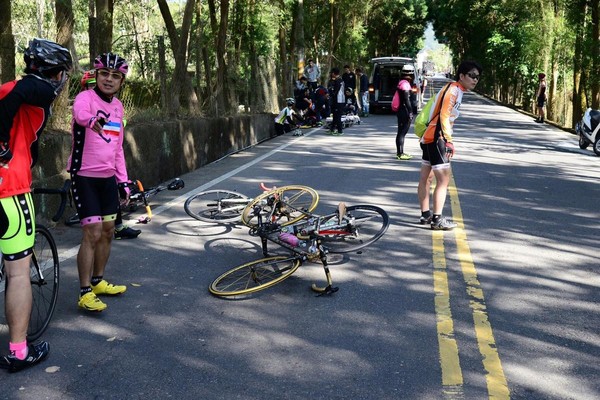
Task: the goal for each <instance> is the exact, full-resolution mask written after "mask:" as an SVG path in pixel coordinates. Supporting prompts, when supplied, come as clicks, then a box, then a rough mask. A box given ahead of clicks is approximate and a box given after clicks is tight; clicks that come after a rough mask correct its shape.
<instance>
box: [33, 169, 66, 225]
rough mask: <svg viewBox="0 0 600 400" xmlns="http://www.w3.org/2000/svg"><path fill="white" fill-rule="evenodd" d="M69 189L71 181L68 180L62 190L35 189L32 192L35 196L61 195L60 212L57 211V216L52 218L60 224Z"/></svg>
mask: <svg viewBox="0 0 600 400" xmlns="http://www.w3.org/2000/svg"><path fill="white" fill-rule="evenodd" d="M69 189H71V180H70V179H67V180H65V183H64V185H63V187H62V188H61V189H55V188H33V189H32V191H31V192H32V193H33V194H60V205H59V207H58V211H56V214H54V216H53V217H52V221H54V222H58V220H59V219H60V217H62V215H63V213H64V212H65V207H66V206H67V198H68V194H69Z"/></svg>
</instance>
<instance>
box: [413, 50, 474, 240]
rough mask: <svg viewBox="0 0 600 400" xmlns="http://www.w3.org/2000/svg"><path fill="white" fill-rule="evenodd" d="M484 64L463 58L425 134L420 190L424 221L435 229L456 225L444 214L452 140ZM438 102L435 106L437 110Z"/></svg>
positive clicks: (418, 192) (451, 155) (452, 146)
mask: <svg viewBox="0 0 600 400" xmlns="http://www.w3.org/2000/svg"><path fill="white" fill-rule="evenodd" d="M481 71H482V68H481V66H480V65H479V64H478V63H476V62H474V61H463V62H462V63H461V64H460V65H459V66H458V70H457V73H456V82H453V83H451V84H449V85H450V87H449V88H448V90H447V91H445V94H444V95H443V98H441V99H440V96H442V95H441V93H442V91H440V92H439V93H438V94H437V96H436V100H435V101H436V103H437V102H438V101H441V102H442V103H441V107H440V112H439V114H438V115H435V116H434V117H433V118H432V120H431V121H430V123H429V125H428V127H427V130H426V131H425V134H424V135H423V137H422V138H421V143H420V144H421V149H422V150H423V162H422V164H421V175H420V179H419V187H418V189H417V194H418V196H419V204H420V207H421V218H420V223H421V224H423V225H424V224H430V225H431V229H435V230H451V229H454V228H455V227H456V224H455V223H454V222H450V221H448V220H447V219H446V218H444V217H442V211H443V209H444V203H445V202H446V193H447V191H448V184H449V183H450V176H451V174H452V172H451V167H450V160H451V159H452V157H453V156H454V144H453V141H452V133H453V132H452V127H453V125H454V121H455V120H456V118H458V116H459V108H460V105H461V102H462V96H463V93H464V92H466V91H468V90H473V89H474V88H475V86H476V85H477V83H479V77H480V75H481ZM436 105H437V104H434V106H433V107H432V110H435V109H436V108H437V107H436ZM434 176H435V179H436V185H435V189H434V191H433V210H431V209H430V205H429V192H430V188H431V182H432V179H433V177H434Z"/></svg>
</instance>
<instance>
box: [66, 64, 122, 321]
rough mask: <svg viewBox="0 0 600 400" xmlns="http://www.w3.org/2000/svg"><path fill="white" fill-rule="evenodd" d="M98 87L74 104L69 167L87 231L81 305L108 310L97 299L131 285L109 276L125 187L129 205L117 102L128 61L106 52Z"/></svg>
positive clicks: (81, 267) (98, 68)
mask: <svg viewBox="0 0 600 400" xmlns="http://www.w3.org/2000/svg"><path fill="white" fill-rule="evenodd" d="M94 69H95V70H96V87H95V88H94V89H92V90H84V91H82V92H80V93H79V94H78V95H77V97H76V98H75V102H74V103H73V148H72V150H71V156H70V157H69V160H68V163H67V170H68V171H69V172H70V173H71V180H72V182H73V186H72V190H73V197H74V199H75V207H76V209H77V213H78V214H79V220H80V223H81V227H82V239H81V245H80V247H79V252H78V254H77V269H78V272H79V284H80V292H79V301H78V303H77V304H78V306H79V307H80V308H82V309H84V310H87V311H102V310H104V309H105V308H106V307H107V306H106V304H105V303H104V302H103V301H102V300H100V299H99V298H98V297H97V295H118V294H121V293H124V292H125V291H126V290H127V286H125V285H113V284H112V283H108V282H107V281H106V280H105V279H104V272H105V268H106V264H107V262H108V258H109V256H110V248H111V243H112V238H113V232H114V229H115V219H116V216H117V212H118V209H119V187H118V184H119V183H120V184H122V185H123V186H124V187H125V190H123V197H124V203H127V201H128V199H129V188H127V186H126V184H127V182H128V181H129V179H128V177H127V169H126V166H125V156H124V154H123V136H124V130H123V124H124V123H123V104H121V102H120V101H119V99H117V98H116V97H115V95H116V94H117V92H119V90H120V89H121V86H122V85H123V82H124V81H125V75H126V74H127V72H128V70H129V66H128V64H127V61H126V60H125V59H123V58H122V57H120V56H118V55H117V54H113V53H105V54H102V55H100V56H98V57H97V58H96V59H95V60H94Z"/></svg>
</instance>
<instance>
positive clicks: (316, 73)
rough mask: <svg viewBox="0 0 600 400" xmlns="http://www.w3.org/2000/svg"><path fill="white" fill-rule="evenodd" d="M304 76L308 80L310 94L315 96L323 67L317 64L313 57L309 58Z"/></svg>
mask: <svg viewBox="0 0 600 400" xmlns="http://www.w3.org/2000/svg"><path fill="white" fill-rule="evenodd" d="M304 76H305V77H306V79H307V80H308V88H309V89H310V95H311V96H313V95H314V93H315V90H317V86H319V79H320V78H321V69H320V68H319V66H318V65H316V64H315V61H314V60H313V59H310V60H308V66H307V67H306V68H305V69H304ZM313 100H314V98H313Z"/></svg>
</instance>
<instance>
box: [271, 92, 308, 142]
mask: <svg viewBox="0 0 600 400" xmlns="http://www.w3.org/2000/svg"><path fill="white" fill-rule="evenodd" d="M285 101H286V103H287V106H286V107H284V108H283V109H282V110H281V111H280V112H279V115H277V117H276V118H275V133H276V134H277V136H280V135H283V134H284V133H286V132H291V131H292V130H294V129H296V128H298V126H299V125H301V124H302V122H303V121H302V120H301V118H300V117H299V116H298V113H297V112H296V110H294V105H295V104H296V101H295V100H294V99H292V98H291V97H290V98H287V99H286V100H285Z"/></svg>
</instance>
